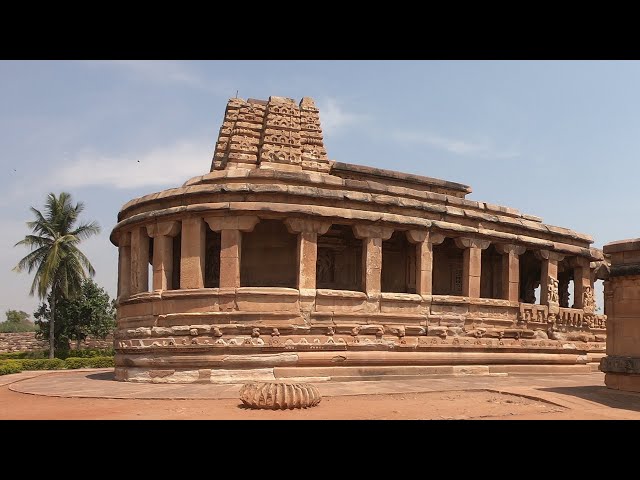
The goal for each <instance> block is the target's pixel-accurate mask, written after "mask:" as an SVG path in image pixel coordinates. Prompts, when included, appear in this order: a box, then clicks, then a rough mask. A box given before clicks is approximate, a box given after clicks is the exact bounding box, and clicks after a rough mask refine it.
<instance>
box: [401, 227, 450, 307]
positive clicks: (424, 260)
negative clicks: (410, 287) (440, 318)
mask: <svg viewBox="0 0 640 480" xmlns="http://www.w3.org/2000/svg"><path fill="white" fill-rule="evenodd" d="M407 239H408V240H409V242H410V243H414V244H415V245H416V293H417V294H418V295H423V296H428V295H431V294H432V292H433V246H434V245H439V244H441V243H442V242H443V241H444V239H445V236H444V235H442V234H441V233H434V232H429V231H428V230H408V231H407Z"/></svg>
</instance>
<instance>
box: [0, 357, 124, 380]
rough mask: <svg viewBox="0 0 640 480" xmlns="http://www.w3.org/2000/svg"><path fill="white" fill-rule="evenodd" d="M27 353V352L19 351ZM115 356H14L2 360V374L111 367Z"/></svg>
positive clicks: (0, 371) (0, 370)
mask: <svg viewBox="0 0 640 480" xmlns="http://www.w3.org/2000/svg"><path fill="white" fill-rule="evenodd" d="M19 353H25V352H19ZM114 365H115V364H114V358H113V357H108V356H97V357H86V358H83V357H69V358H67V359H66V360H62V359H60V358H54V359H53V360H50V359H48V358H17V359H16V358H14V359H9V360H0V375H8V374H10V373H20V372H21V371H25V370H63V369H76V368H110V367H113V366H114Z"/></svg>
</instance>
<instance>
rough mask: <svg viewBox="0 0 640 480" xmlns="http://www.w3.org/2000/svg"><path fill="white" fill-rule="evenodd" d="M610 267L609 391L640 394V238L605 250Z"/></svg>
mask: <svg viewBox="0 0 640 480" xmlns="http://www.w3.org/2000/svg"><path fill="white" fill-rule="evenodd" d="M603 250H604V253H605V254H607V255H609V256H610V259H611V267H610V271H609V272H608V276H607V277H608V278H607V280H606V281H605V283H604V294H605V305H606V311H607V314H608V316H609V318H608V321H607V356H606V357H604V358H603V359H602V360H601V364H600V370H602V371H603V372H605V376H604V382H605V384H606V385H607V387H609V388H613V389H616V390H628V391H632V392H640V238H634V239H631V240H620V241H617V242H612V243H608V244H606V245H605V246H604V248H603Z"/></svg>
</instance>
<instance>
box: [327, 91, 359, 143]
mask: <svg viewBox="0 0 640 480" xmlns="http://www.w3.org/2000/svg"><path fill="white" fill-rule="evenodd" d="M318 108H319V109H320V123H321V126H322V131H323V132H324V133H326V134H329V135H331V134H334V133H336V132H337V131H341V130H343V129H345V127H348V126H351V125H354V124H357V123H359V122H362V121H365V120H367V119H368V117H367V116H366V115H363V114H360V113H353V112H347V111H346V110H345V109H344V108H343V107H342V106H341V105H340V103H339V102H338V101H337V100H336V99H335V98H327V99H325V100H323V101H322V102H318Z"/></svg>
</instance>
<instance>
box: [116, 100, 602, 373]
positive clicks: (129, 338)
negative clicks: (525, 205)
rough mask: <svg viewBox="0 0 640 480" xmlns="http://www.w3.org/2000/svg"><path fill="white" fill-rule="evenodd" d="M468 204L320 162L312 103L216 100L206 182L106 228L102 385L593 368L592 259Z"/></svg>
mask: <svg viewBox="0 0 640 480" xmlns="http://www.w3.org/2000/svg"><path fill="white" fill-rule="evenodd" d="M176 161H180V159H176ZM469 193H471V188H470V187H468V186H466V185H462V184H459V183H454V182H448V181H444V180H439V179H435V178H430V177H424V176H420V175H414V174H406V173H400V172H395V171H391V170H384V169H379V168H371V167H366V166H362V165H352V164H348V163H341V162H336V161H332V160H329V159H328V157H327V152H326V150H325V147H324V142H323V135H322V129H321V125H320V116H319V112H318V109H317V108H316V106H315V104H314V102H313V100H311V99H310V98H304V99H302V101H301V102H300V103H299V104H296V102H294V101H293V100H292V99H288V98H283V97H270V99H269V100H268V101H263V100H254V99H249V100H247V101H245V100H242V99H239V98H233V99H231V100H229V103H228V105H227V109H226V112H225V116H224V121H223V124H222V127H221V128H220V132H219V136H218V142H217V144H216V147H215V153H214V157H213V161H212V165H211V171H210V173H207V174H205V175H202V176H198V177H195V178H192V179H190V180H188V181H187V182H185V184H184V185H183V186H182V187H178V188H173V189H169V190H165V191H162V192H158V193H153V194H150V195H146V196H144V197H141V198H137V199H135V200H132V201H130V202H128V203H127V204H125V205H124V206H123V207H122V209H121V211H120V213H119V214H118V224H117V225H116V226H115V228H114V229H113V232H112V234H111V241H112V242H113V243H114V244H115V245H116V246H117V247H118V249H119V282H118V328H117V331H116V339H115V347H116V376H117V378H118V379H120V380H126V381H133V382H228V381H239V380H246V379H263V380H274V379H276V378H278V379H279V378H290V377H301V376H313V377H319V376H320V377H339V376H349V377H354V376H355V377H367V376H369V375H374V376H379V375H386V374H402V375H417V374H428V373H448V372H451V371H456V370H455V369H463V370H464V371H466V372H469V371H476V372H477V371H484V372H530V371H540V370H552V371H556V372H560V371H563V372H587V371H590V370H591V369H592V368H593V367H594V366H596V365H597V362H598V361H599V360H600V358H601V357H602V356H603V355H604V349H605V343H604V342H605V338H606V316H604V315H602V314H598V313H597V310H596V306H595V303H594V295H593V283H594V280H595V279H596V278H598V272H601V271H602V268H601V266H602V265H603V263H604V262H603V260H604V258H603V254H602V252H601V251H600V250H598V249H596V248H592V247H591V244H592V242H593V240H592V238H591V237H590V236H589V235H585V234H582V233H577V232H574V231H572V230H569V229H566V228H562V227H556V226H552V225H547V224H544V223H542V220H541V219H540V218H539V217H536V216H533V215H527V214H521V213H520V212H518V211H517V210H515V209H512V208H509V207H503V206H498V205H492V204H489V203H484V202H479V201H474V200H468V199H466V198H465V197H466V196H467V195H468V194H469ZM150 270H151V273H150ZM150 276H151V278H152V280H151V282H150V281H149V277H150ZM571 282H573V292H571V293H572V297H573V299H574V300H573V302H572V304H569V293H570V292H569V285H570V284H571ZM538 288H539V292H540V293H539V295H538V301H537V302H536V294H535V292H536V289H538Z"/></svg>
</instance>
